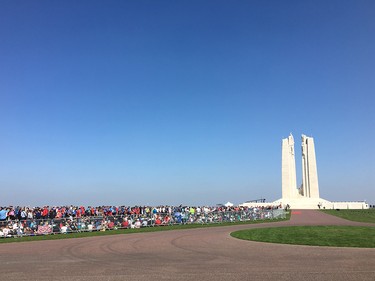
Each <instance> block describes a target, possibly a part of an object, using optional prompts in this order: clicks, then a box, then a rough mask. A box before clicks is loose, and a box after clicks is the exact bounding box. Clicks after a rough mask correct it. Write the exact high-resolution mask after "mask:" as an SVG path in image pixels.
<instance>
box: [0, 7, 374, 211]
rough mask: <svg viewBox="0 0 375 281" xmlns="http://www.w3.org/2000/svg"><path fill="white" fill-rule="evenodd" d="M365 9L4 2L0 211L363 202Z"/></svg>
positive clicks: (369, 81) (369, 28) (369, 167)
mask: <svg viewBox="0 0 375 281" xmlns="http://www.w3.org/2000/svg"><path fill="white" fill-rule="evenodd" d="M374 13H375V2H374V1H344V2H343V1H217V0H215V1H1V2H0V133H1V138H0V188H1V196H0V205H18V204H21V205H44V204H48V205H54V204H84V205H90V204H92V205H101V204H115V205H118V204H123V205H136V204H138V205H143V204H152V205H156V204H187V205H214V204H216V203H225V202H227V201H228V200H229V201H231V202H234V203H241V202H243V201H246V200H251V199H257V198H266V199H267V200H269V201H271V200H276V199H278V198H280V197H281V139H282V138H285V137H287V136H288V135H289V133H290V132H292V133H293V134H294V137H295V141H296V147H295V148H296V151H297V154H296V161H297V163H296V164H297V173H298V182H299V183H300V182H301V175H300V174H301V155H300V147H299V146H300V135H301V134H302V133H303V134H306V135H308V136H313V137H314V140H315V146H316V153H317V164H318V172H319V184H320V193H321V197H323V198H325V199H328V200H333V201H340V200H367V202H369V203H370V204H371V203H373V204H375V161H374V159H375V148H374V145H373V140H374V139H375V110H374V107H375V79H374V78H375V52H374V50H375V36H374V34H375V17H374V16H373V15H374Z"/></svg>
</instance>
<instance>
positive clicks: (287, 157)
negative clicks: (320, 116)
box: [281, 134, 298, 199]
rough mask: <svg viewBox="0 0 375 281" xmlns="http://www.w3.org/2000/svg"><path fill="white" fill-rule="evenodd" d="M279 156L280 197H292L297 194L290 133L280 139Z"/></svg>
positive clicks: (292, 139) (294, 162)
mask: <svg viewBox="0 0 375 281" xmlns="http://www.w3.org/2000/svg"><path fill="white" fill-rule="evenodd" d="M281 150H282V156H281V162H282V163H281V186H282V198H284V199H293V198H296V197H297V195H298V191H297V176H296V160H295V157H294V138H293V135H292V134H290V135H289V137H288V138H285V139H283V140H282V149H281Z"/></svg>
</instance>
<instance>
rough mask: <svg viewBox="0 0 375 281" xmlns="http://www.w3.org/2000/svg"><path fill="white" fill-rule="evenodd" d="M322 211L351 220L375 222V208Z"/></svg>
mask: <svg viewBox="0 0 375 281" xmlns="http://www.w3.org/2000/svg"><path fill="white" fill-rule="evenodd" d="M321 211H322V212H324V213H326V214H329V215H333V216H336V217H340V218H343V219H346V220H350V221H358V222H370V223H375V209H367V210H339V209H338V210H321Z"/></svg>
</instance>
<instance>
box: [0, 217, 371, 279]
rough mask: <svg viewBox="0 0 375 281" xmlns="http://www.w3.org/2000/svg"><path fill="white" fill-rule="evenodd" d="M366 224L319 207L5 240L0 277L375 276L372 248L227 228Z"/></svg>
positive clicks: (0, 250) (291, 277)
mask: <svg viewBox="0 0 375 281" xmlns="http://www.w3.org/2000/svg"><path fill="white" fill-rule="evenodd" d="M329 224H331V225H369V224H362V223H354V222H349V221H346V220H343V219H340V218H336V217H333V216H330V215H327V214H324V213H321V212H318V211H307V210H303V211H294V213H293V214H292V217H291V220H290V221H285V222H277V223H265V224H255V225H241V226H229V227H214V228H202V229H189V230H176V231H166V232H153V233H139V234H124V235H114V236H101V237H90V238H77V239H64V240H55V241H52V240H50V241H35V242H21V243H10V244H0V280H6V281H13V280H82V281H86V280H87V281H88V280H90V281H93V280H94V281H96V280H108V281H112V280H132V281H137V280H142V281H144V280H194V281H196V280H208V281H210V280H215V281H218V280H229V281H231V280H265V281H267V280H272V281H275V280H277V281H282V280H288V281H289V280H307V281H308V280H355V281H358V280H368V281H370V280H371V281H374V280H375V249H361V248H332V247H313V246H296V245H280V244H270V243H260V242H250V241H243V240H238V239H234V238H232V237H230V235H229V234H230V232H232V231H235V230H238V229H245V228H259V227H275V226H276V227H277V226H281V225H284V226H286V225H329Z"/></svg>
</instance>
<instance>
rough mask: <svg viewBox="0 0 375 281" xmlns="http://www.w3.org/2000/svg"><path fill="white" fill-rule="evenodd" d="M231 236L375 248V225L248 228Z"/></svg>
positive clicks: (272, 241)
mask: <svg viewBox="0 0 375 281" xmlns="http://www.w3.org/2000/svg"><path fill="white" fill-rule="evenodd" d="M231 236H233V237H236V238H239V239H244V240H252V241H259V242H270V243H281V244H295V245H310V246H332V247H361V248H375V227H358V226H290V227H273V228H258V229H247V230H240V231H236V232H232V233H231Z"/></svg>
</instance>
